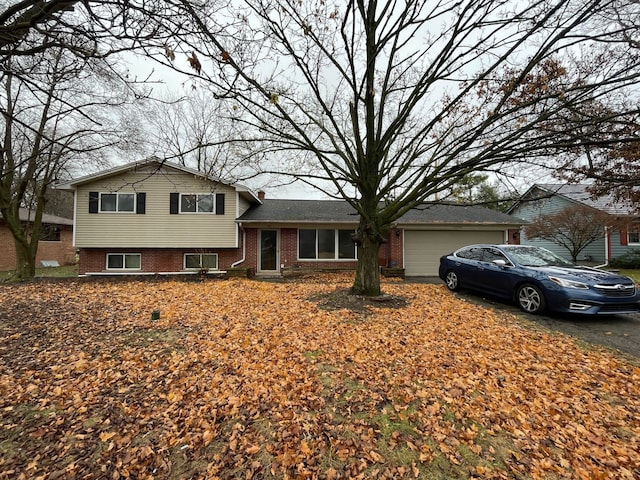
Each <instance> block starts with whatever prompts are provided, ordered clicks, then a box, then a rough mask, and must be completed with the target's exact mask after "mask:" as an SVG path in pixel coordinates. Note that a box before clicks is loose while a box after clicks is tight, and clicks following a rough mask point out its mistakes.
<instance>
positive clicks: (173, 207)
mask: <svg viewBox="0 0 640 480" xmlns="http://www.w3.org/2000/svg"><path fill="white" fill-rule="evenodd" d="M179 201H180V194H179V193H170V194H169V213H171V214H176V213H178V202H179Z"/></svg>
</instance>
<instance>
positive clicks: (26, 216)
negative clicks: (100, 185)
mask: <svg viewBox="0 0 640 480" xmlns="http://www.w3.org/2000/svg"><path fill="white" fill-rule="evenodd" d="M18 215H19V216H20V220H21V221H23V222H33V220H34V218H35V212H34V211H33V210H29V209H27V208H20V209H19V211H18ZM0 220H2V213H0ZM42 223H50V224H52V225H73V220H71V219H70V218H64V217H59V216H57V215H50V214H48V213H43V214H42Z"/></svg>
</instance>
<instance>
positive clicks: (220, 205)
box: [216, 193, 224, 215]
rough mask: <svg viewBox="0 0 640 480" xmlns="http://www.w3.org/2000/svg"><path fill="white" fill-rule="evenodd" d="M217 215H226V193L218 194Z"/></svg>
mask: <svg viewBox="0 0 640 480" xmlns="http://www.w3.org/2000/svg"><path fill="white" fill-rule="evenodd" d="M216 215H224V193H216Z"/></svg>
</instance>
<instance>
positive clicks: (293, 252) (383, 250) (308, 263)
mask: <svg viewBox="0 0 640 480" xmlns="http://www.w3.org/2000/svg"><path fill="white" fill-rule="evenodd" d="M279 230H280V265H281V266H283V267H284V268H292V267H304V268H345V269H355V268H356V263H357V262H356V261H355V260H354V261H344V260H343V261H312V260H298V229H297V228H281V229H279ZM258 232H259V229H257V228H247V229H246V235H247V255H246V261H245V263H244V264H243V266H247V267H249V266H251V267H257V265H258ZM402 242H403V231H402V229H393V230H392V231H391V234H390V235H389V241H388V243H385V244H383V245H382V246H381V247H380V252H379V258H378V260H379V263H380V265H382V266H397V267H402V266H404V261H403V256H402V253H403V248H402Z"/></svg>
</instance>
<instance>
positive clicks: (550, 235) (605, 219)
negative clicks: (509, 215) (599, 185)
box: [525, 205, 621, 263]
mask: <svg viewBox="0 0 640 480" xmlns="http://www.w3.org/2000/svg"><path fill="white" fill-rule="evenodd" d="M616 225H621V223H620V220H619V219H617V218H615V217H614V216H612V215H610V214H608V213H606V212H603V211H601V210H597V209H595V208H592V207H589V206H587V205H573V206H570V207H566V208H564V209H562V210H560V211H559V212H558V213H555V214H551V215H540V216H538V217H537V218H536V219H534V220H533V222H532V223H531V224H529V225H527V226H526V227H525V234H526V235H527V237H528V238H540V239H542V240H548V241H550V242H553V243H555V244H556V245H560V246H561V247H564V248H566V249H567V251H568V252H569V254H570V255H571V260H573V262H574V263H575V262H577V260H578V255H580V252H582V251H583V250H584V249H585V248H587V247H588V246H589V245H591V244H592V243H593V242H595V241H596V240H599V239H601V238H604V236H605V231H606V229H607V228H613V227H615V226H616Z"/></svg>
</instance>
